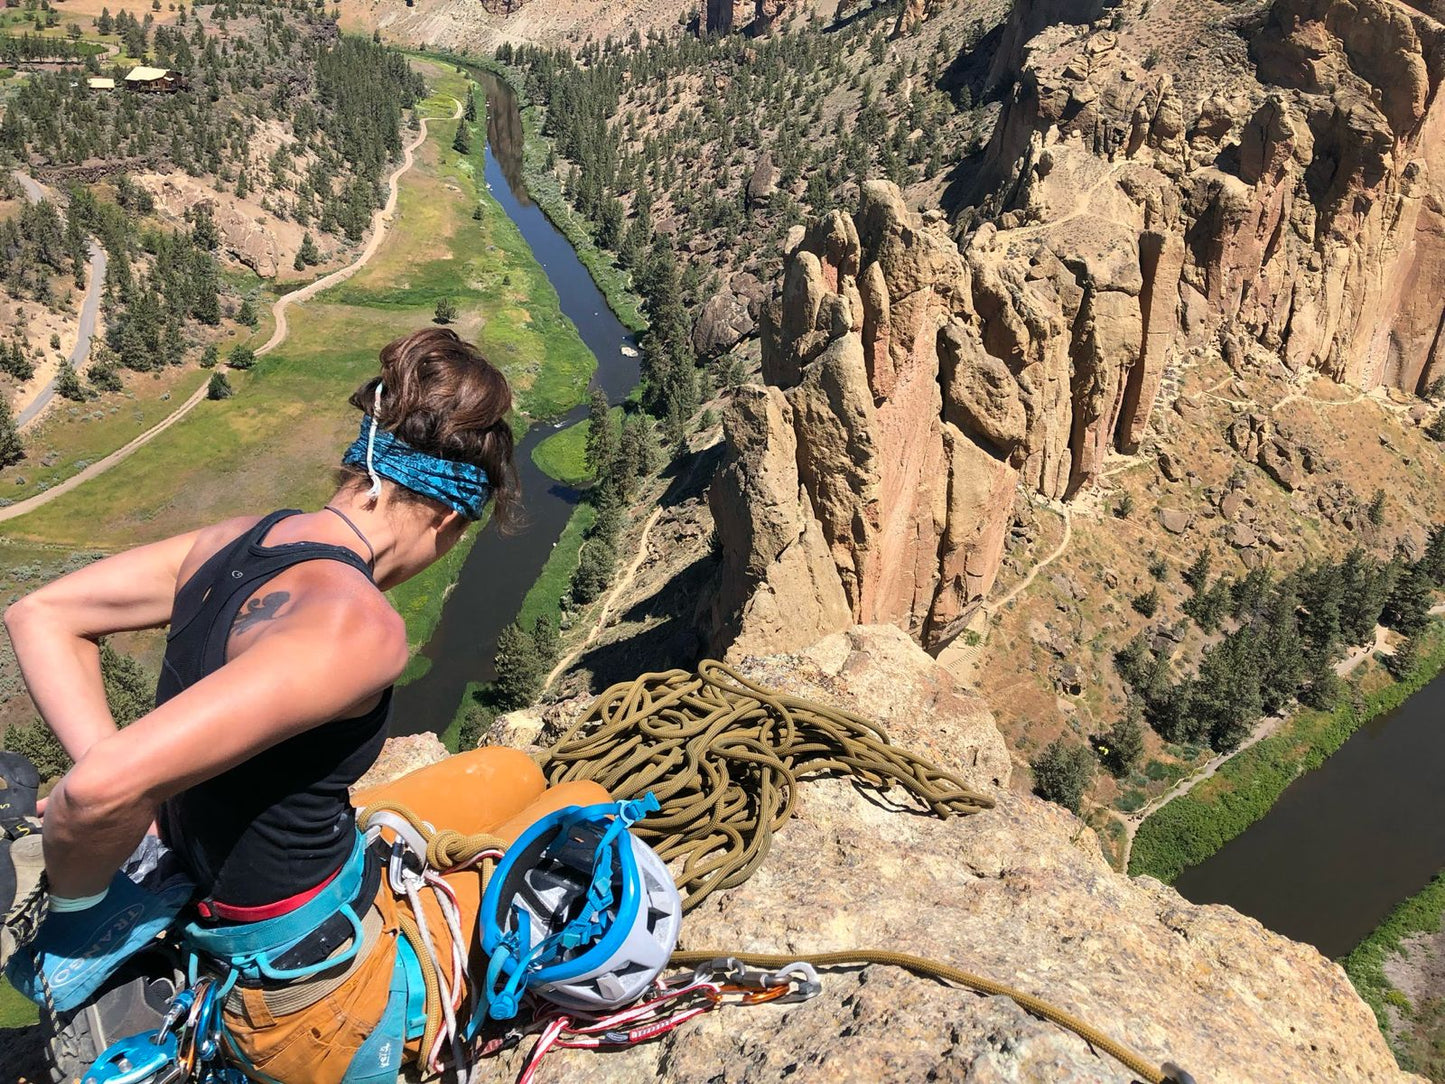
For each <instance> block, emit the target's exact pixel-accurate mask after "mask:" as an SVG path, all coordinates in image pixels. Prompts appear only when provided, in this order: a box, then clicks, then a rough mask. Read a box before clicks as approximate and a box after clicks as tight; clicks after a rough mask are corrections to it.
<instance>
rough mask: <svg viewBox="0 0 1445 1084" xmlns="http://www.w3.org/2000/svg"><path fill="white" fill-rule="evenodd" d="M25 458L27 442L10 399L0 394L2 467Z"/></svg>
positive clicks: (0, 450)
mask: <svg viewBox="0 0 1445 1084" xmlns="http://www.w3.org/2000/svg"><path fill="white" fill-rule="evenodd" d="M24 458H25V443H24V441H22V440H21V439H20V430H19V428H18V427H17V426H16V424H15V415H14V414H13V413H12V412H11V410H10V400H9V399H8V398H7V397H5V396H3V395H0V469H3V468H5V467H10V466H14V465H15V464H16V463H19V462H20V461H21V460H22V459H24Z"/></svg>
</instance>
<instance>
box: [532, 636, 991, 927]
mask: <svg viewBox="0 0 1445 1084" xmlns="http://www.w3.org/2000/svg"><path fill="white" fill-rule="evenodd" d="M538 761H539V763H540V764H541V766H542V770H543V772H545V773H546V775H547V778H548V782H550V783H552V784H557V783H561V782H564V781H566V780H574V779H590V780H593V781H595V782H598V783H601V784H602V785H603V786H604V787H606V788H607V790H608V792H609V793H611V794H612V795H613V797H616V798H624V799H625V798H637V797H640V796H641V795H642V794H644V793H646V792H648V791H652V792H653V793H655V794H656V795H657V800H658V802H659V803H660V805H661V810H660V811H659V813H658V814H657V815H656V816H653V817H649V818H647V820H646V822H644V823H643V824H640V825H638V826H637V827H636V828H635V829H634V831H636V832H637V834H638V835H639V836H640V837H641V838H642V839H643V840H644V841H645V842H647V843H650V844H651V845H652V846H653V847H654V848H655V849H656V851H657V853H658V854H659V855H660V856H661V857H662V859H663V860H664V861H668V862H670V861H672V860H673V859H681V860H682V869H681V871H680V872H679V874H678V877H677V885H678V888H679V889H680V890H681V892H682V894H683V910H684V911H688V910H691V909H692V908H694V907H696V906H697V905H698V904H699V903H701V902H702V901H703V900H704V899H705V898H706V897H707V896H708V894H709V893H711V892H713V891H715V890H717V889H719V888H731V887H733V886H735V885H740V884H742V883H743V882H744V881H746V880H747V879H748V878H749V877H750V876H752V874H753V872H754V871H755V870H756V869H757V868H758V866H759V865H760V864H761V863H762V861H763V859H764V858H765V857H766V856H767V853H768V847H769V846H770V843H771V840H772V835H773V833H774V832H776V831H777V830H778V829H779V828H781V827H782V826H783V825H784V824H785V823H787V820H788V818H789V817H790V816H791V815H792V812H793V806H794V804H795V803H796V801H797V795H798V781H799V780H800V779H806V778H816V777H819V776H824V775H849V776H852V777H853V778H855V779H856V780H857V781H859V782H860V783H864V784H866V785H868V786H871V787H875V788H878V789H880V790H882V789H886V788H887V787H888V786H889V785H890V784H897V785H899V786H901V787H903V788H904V789H905V790H906V791H907V792H908V793H909V795H910V796H911V797H912V798H913V799H914V800H915V801H917V802H919V803H921V804H922V805H923V806H925V807H926V808H927V809H928V810H929V811H930V812H932V813H935V814H937V815H938V816H940V817H948V816H953V815H955V814H966V813H977V812H979V811H980V810H984V809H992V808H993V801H992V800H991V799H990V798H988V797H986V796H985V795H982V794H979V793H978V792H977V791H975V790H973V789H972V788H971V787H969V786H968V784H967V783H965V782H964V781H963V780H962V779H960V778H959V777H958V776H957V775H954V774H953V773H951V772H947V771H944V770H943V769H942V768H939V767H937V766H935V765H933V764H930V763H929V762H928V761H927V760H925V759H923V758H922V757H919V756H917V755H915V754H913V753H910V752H909V751H908V750H906V749H900V748H898V747H897V746H896V745H893V744H891V743H890V742H889V740H888V736H887V735H886V734H884V733H883V731H882V730H881V729H880V728H879V727H878V726H877V725H875V724H874V723H870V722H869V721H868V720H866V719H863V718H861V717H860V716H857V715H854V714H852V713H851V712H847V711H841V710H839V709H836V708H829V707H825V706H823V705H822V704H816V703H813V702H811V701H808V700H804V699H802V698H800V697H796V696H788V695H786V694H782V693H775V692H772V691H771V690H769V689H765V688H763V687H762V686H760V685H757V684H755V683H754V682H751V681H749V680H747V679H746V678H744V677H743V676H741V675H740V674H739V673H738V672H737V671H736V670H733V669H732V668H731V667H729V666H727V665H725V664H724V663H720V662H715V661H712V660H706V661H704V662H702V663H700V664H699V665H698V671H697V673H696V674H695V675H694V674H690V673H688V672H687V671H685V670H668V671H665V672H663V673H653V674H643V675H642V676H641V677H639V678H637V679H636V680H635V681H631V682H625V683H623V684H619V685H614V686H613V687H612V688H610V689H608V690H607V691H606V692H604V693H602V695H601V696H599V697H598V698H597V699H596V700H595V701H594V702H593V704H592V706H591V708H589V709H588V711H587V713H586V714H585V715H583V716H582V718H581V719H579V720H578V721H577V722H576V723H575V724H574V725H573V726H571V727H570V728H568V730H567V731H566V733H564V734H563V735H562V737H561V738H560V739H559V740H558V741H557V742H556V744H555V745H553V746H552V747H551V748H549V749H546V750H544V751H543V752H541V753H540V754H538Z"/></svg>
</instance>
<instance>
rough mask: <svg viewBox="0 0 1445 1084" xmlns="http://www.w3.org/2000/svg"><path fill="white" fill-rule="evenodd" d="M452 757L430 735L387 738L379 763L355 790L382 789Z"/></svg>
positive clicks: (434, 737)
mask: <svg viewBox="0 0 1445 1084" xmlns="http://www.w3.org/2000/svg"><path fill="white" fill-rule="evenodd" d="M450 755H451V754H450V753H448V752H447V747H446V746H445V745H443V744H442V742H441V739H440V738H438V737H437V736H436V735H435V734H432V733H430V732H428V733H426V734H405V735H403V736H401V737H397V738H387V739H386V744H385V745H383V746H382V747H381V753H380V755H379V756H378V757H377V758H376V763H374V764H373V765H372V766H371V767H370V768H368V769H367V772H366V774H365V775H363V776H362V777H361V778H360V779H358V780H357V781H356V784H355V785H354V786H353V787H352V788H351V789H352V791H353V792H355V791H362V790H366V789H368V788H369V787H379V786H381V785H382V784H383V783H390V782H391V781H392V780H394V779H400V778H401V777H402V776H404V775H406V774H407V773H408V772H414V771H416V770H417V769H418V768H425V767H426V766H427V765H429V764H435V763H437V762H438V761H442V760H445V759H446V758H447V757H448V756H450Z"/></svg>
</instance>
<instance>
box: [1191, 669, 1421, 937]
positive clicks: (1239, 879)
mask: <svg viewBox="0 0 1445 1084" xmlns="http://www.w3.org/2000/svg"><path fill="white" fill-rule="evenodd" d="M1442 716H1445V676H1439V677H1436V678H1435V679H1434V680H1433V681H1431V682H1430V683H1429V684H1428V685H1426V686H1425V687H1424V688H1423V689H1421V690H1420V691H1419V692H1416V693H1415V694H1414V695H1413V696H1411V697H1410V698H1409V699H1408V700H1405V702H1404V703H1402V704H1400V705H1399V706H1398V707H1396V708H1394V709H1393V710H1390V711H1386V712H1384V713H1383V714H1380V715H1377V716H1375V717H1374V718H1371V719H1370V720H1369V721H1367V722H1365V723H1364V724H1363V725H1362V726H1360V728H1359V729H1358V730H1356V731H1355V732H1354V734H1353V735H1352V736H1351V737H1350V738H1349V739H1348V740H1347V741H1345V743H1344V744H1343V745H1342V746H1340V748H1339V750H1338V751H1337V752H1335V753H1334V754H1333V755H1332V756H1330V757H1329V758H1328V759H1327V760H1325V761H1324V763H1323V764H1322V765H1320V766H1319V767H1318V768H1317V769H1315V770H1314V771H1308V772H1305V773H1304V774H1303V775H1301V776H1300V777H1299V778H1298V779H1296V780H1295V781H1294V782H1293V783H1291V784H1290V785H1289V786H1288V787H1287V788H1286V789H1285V791H1284V793H1283V794H1281V795H1280V797H1279V800H1278V801H1276V802H1275V803H1274V805H1273V807H1272V808H1270V810H1269V812H1268V814H1267V815H1265V816H1264V817H1263V818H1262V819H1260V820H1259V821H1257V822H1256V823H1255V824H1253V825H1251V826H1250V827H1249V828H1248V829H1246V830H1245V831H1244V832H1242V833H1241V834H1240V835H1238V836H1236V837H1235V838H1234V839H1232V840H1230V841H1229V842H1228V843H1226V844H1225V845H1224V846H1223V847H1222V848H1221V849H1220V850H1219V852H1218V853H1217V854H1215V855H1214V856H1213V857H1212V858H1210V859H1208V860H1207V861H1205V862H1203V863H1202V864H1200V865H1197V866H1193V867H1191V868H1189V869H1186V870H1184V872H1183V873H1181V874H1180V875H1179V877H1178V879H1177V880H1176V881H1175V882H1174V883H1175V887H1176V888H1178V889H1179V891H1180V892H1181V893H1182V894H1183V895H1184V896H1185V897H1186V898H1188V899H1190V900H1193V901H1194V902H1196V903H1225V904H1228V905H1229V906H1231V907H1234V908H1235V909H1236V910H1239V911H1243V912H1244V913H1245V914H1248V915H1252V916H1253V917H1255V918H1257V919H1259V920H1260V921H1261V922H1263V923H1264V924H1265V925H1266V926H1268V927H1269V928H1270V929H1273V930H1277V931H1279V932H1280V933H1282V934H1284V935H1286V936H1287V937H1292V938H1294V939H1295V940H1298V941H1305V942H1308V943H1309V944H1312V945H1315V946H1316V947H1318V948H1319V949H1320V951H1322V952H1324V953H1325V954H1326V955H1327V956H1332V957H1337V956H1343V955H1344V954H1346V953H1348V952H1349V951H1350V950H1351V949H1353V948H1354V947H1355V946H1356V945H1357V944H1359V943H1360V941H1361V940H1363V939H1364V938H1365V937H1366V936H1367V935H1368V934H1369V933H1370V931H1371V930H1373V929H1374V928H1375V927H1376V926H1377V925H1378V924H1379V923H1380V921H1381V920H1382V919H1383V918H1384V917H1385V916H1386V915H1387V914H1389V912H1390V910H1391V908H1393V907H1394V906H1395V905H1396V904H1397V903H1398V902H1399V901H1400V900H1402V899H1404V898H1405V897H1407V896H1409V895H1411V894H1412V893H1415V892H1417V891H1419V889H1420V887H1421V886H1422V885H1424V884H1425V883H1426V882H1427V881H1429V880H1430V878H1431V877H1433V876H1434V875H1435V874H1436V873H1437V872H1438V871H1439V870H1440V869H1441V868H1442V867H1445V817H1442V816H1441V793H1440V780H1439V765H1440V764H1441V762H1442V760H1445V727H1442V726H1441V725H1440V720H1441V718H1442ZM1166 808H1167V807H1166Z"/></svg>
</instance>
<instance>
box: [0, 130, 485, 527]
mask: <svg viewBox="0 0 1445 1084" xmlns="http://www.w3.org/2000/svg"><path fill="white" fill-rule="evenodd" d="M461 115H462V106H461V103H460V102H458V103H456V107H455V109H454V111H453V112H452V115H451V117H449V118H447V119H449V120H456V119H457V118H458V117H460V116H461ZM427 124H428V121H427V120H426V119H423V120H422V121H421V130H420V131H419V132H418V133H417V137H416V139H414V140H412V141H411V143H409V144H407V146H406V147H405V148H404V150H403V153H402V160H401V164H400V165H398V166H397V168H396V169H395V170H393V171H392V174H391V177H390V178H389V179H388V181H387V185H388V191H387V197H386V205H385V206H384V207H382V208H381V209H380V210H379V211H377V212H375V214H373V215H372V219H371V222H372V229H371V236H370V238H368V240H367V242H366V245H365V246H364V247H363V248H362V250H361V252H360V254H359V255H358V256H357V258H356V259H355V260H354V261H352V262H351V263H349V264H347V265H346V266H345V267H343V268H340V269H339V270H336V271H333V272H331V274H329V275H323V276H322V277H321V278H319V279H317V280H316V281H315V282H312V283H310V284H308V285H306V286H302V287H300V288H299V289H296V290H292V291H291V292H290V293H288V294H283V295H281V297H279V298H277V299H276V303H275V304H273V305H272V306H271V312H272V314H273V315H274V316H275V318H276V330H275V331H274V332H273V333H272V335H271V337H270V338H269V339H268V340H266V344H265V345H264V346H262V347H260V348H259V349H257V351H256V354H257V355H258V356H259V355H261V354H266V353H269V352H270V351H272V350H274V349H275V348H276V347H277V346H279V345H280V344H281V343H282V342H283V341H284V340H285V338H286V334H287V332H288V330H289V326H288V324H287V322H286V310H287V309H288V308H290V306H291V305H292V304H295V303H298V302H302V301H306V300H309V299H310V298H312V297H315V296H316V295H317V294H318V293H320V292H321V291H323V290H326V289H329V288H330V287H332V286H335V285H336V284H337V283H339V282H344V281H345V280H347V279H349V278H350V277H351V276H352V275H354V274H356V272H358V271H360V270H361V269H362V268H363V267H364V266H366V264H367V262H368V261H369V260H370V259H371V258H372V256H374V255H375V254H376V250H377V249H378V248H379V247H380V246H381V242H382V239H383V238H384V237H385V236H386V230H387V227H388V226H389V225H390V224H391V220H392V215H393V213H394V212H395V210H396V201H397V196H398V194H399V193H400V191H401V178H402V176H403V175H404V174H405V173H406V171H407V170H409V169H411V167H412V165H413V164H414V163H415V160H416V150H417V148H419V147H420V146H421V145H422V143H423V142H425V140H426V137H427ZM22 184H23V182H22ZM205 398H206V384H202V385H201V386H200V387H199V388H197V389H196V391H195V393H194V394H192V395H191V397H190V398H189V399H187V400H186V401H185V402H184V403H182V404H181V405H180V406H179V407H177V408H176V410H174V411H173V412H172V413H170V414H168V415H167V416H166V417H165V418H164V419H163V420H161V421H160V422H157V423H156V424H155V425H154V426H153V427H152V428H150V429H147V430H146V431H145V432H144V433H142V434H141V435H140V436H138V437H136V438H134V439H133V440H131V441H130V442H129V443H127V444H124V445H122V446H121V447H120V448H117V449H116V450H115V451H113V452H111V453H110V455H108V456H106V457H105V458H104V459H99V460H96V462H94V463H92V464H91V465H90V466H88V467H86V468H85V469H84V470H83V471H81V472H80V473H79V474H75V475H72V476H71V477H69V478H67V479H66V480H65V481H63V482H61V483H60V484H59V485H56V486H52V487H51V488H50V489H47V490H46V491H45V492H44V493H37V494H36V495H35V496H33V497H28V498H26V499H25V500H23V501H16V502H15V503H14V504H12V505H10V506H9V507H8V508H0V523H4V522H6V521H7V520H11V519H15V518H16V517H17V516H23V515H24V514H25V513H27V512H31V511H34V510H35V509H36V508H39V507H40V506H41V505H44V504H49V503H50V502H51V501H53V500H55V498H57V497H60V496H62V495H64V494H66V493H69V492H70V491H71V490H73V489H76V488H77V487H79V486H81V485H83V484H84V483H86V482H88V481H90V480H91V479H92V478H97V477H99V476H100V475H102V474H104V473H105V472H106V471H108V470H110V468H111V467H113V466H115V465H116V464H117V463H120V462H121V461H123V460H125V459H128V458H129V457H130V456H131V455H132V454H134V452H135V451H136V450H137V449H139V448H141V447H143V446H144V445H146V444H149V443H150V442H151V441H152V440H154V439H155V438H156V437H158V436H160V435H161V434H162V433H164V432H165V431H166V430H167V429H169V428H170V427H171V426H173V425H175V424H176V422H178V421H180V420H181V419H182V418H184V417H185V416H186V415H187V414H189V413H190V412H191V411H192V410H194V409H195V408H196V407H197V406H199V405H200V404H201V402H202V401H203V400H204V399H205Z"/></svg>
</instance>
